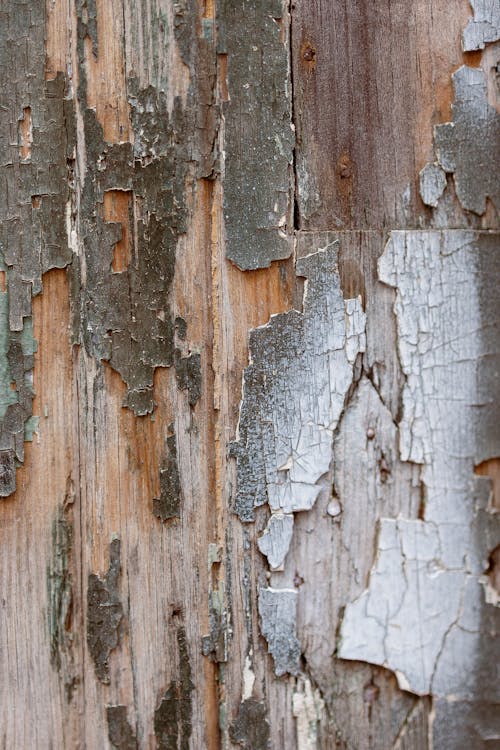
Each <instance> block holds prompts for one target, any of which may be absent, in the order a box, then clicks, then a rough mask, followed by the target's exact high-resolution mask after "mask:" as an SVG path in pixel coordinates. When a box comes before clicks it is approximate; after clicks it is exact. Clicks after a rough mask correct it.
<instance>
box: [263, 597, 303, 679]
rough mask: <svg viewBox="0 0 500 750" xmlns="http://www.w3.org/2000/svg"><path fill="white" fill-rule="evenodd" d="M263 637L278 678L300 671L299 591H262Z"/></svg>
mask: <svg viewBox="0 0 500 750" xmlns="http://www.w3.org/2000/svg"><path fill="white" fill-rule="evenodd" d="M259 615H260V620H261V631H262V635H263V636H264V638H265V639H266V641H267V645H268V650H269V653H270V654H271V655H272V657H273V659H274V671H275V673H276V675H277V676H278V677H281V676H282V675H284V674H286V673H287V672H289V673H290V674H297V673H298V671H299V658H300V643H299V641H298V639H297V625H296V620H297V591H296V590H295V589H274V588H271V587H269V588H265V589H260V591H259Z"/></svg>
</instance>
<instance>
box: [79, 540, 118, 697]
mask: <svg viewBox="0 0 500 750" xmlns="http://www.w3.org/2000/svg"><path fill="white" fill-rule="evenodd" d="M120 569H121V565H120V540H119V539H113V541H112V542H111V544H110V545H109V568H108V572H107V574H106V575H105V576H104V578H100V577H99V576H98V575H96V574H95V573H91V574H90V575H89V578H88V585H87V644H88V647H89V652H90V655H91V657H92V659H93V661H94V667H95V673H96V675H97V678H98V679H99V680H100V681H101V682H103V683H104V684H108V683H109V681H110V671H109V661H108V660H109V655H110V654H111V651H113V649H115V648H116V647H117V646H118V644H119V642H120V635H121V631H120V626H121V624H122V620H123V606H122V603H121V601H120V591H119V586H118V581H119V577H120Z"/></svg>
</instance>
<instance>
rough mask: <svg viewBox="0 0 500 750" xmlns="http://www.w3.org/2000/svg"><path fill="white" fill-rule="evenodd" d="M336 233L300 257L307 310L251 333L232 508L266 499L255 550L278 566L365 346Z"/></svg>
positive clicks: (310, 494)
mask: <svg viewBox="0 0 500 750" xmlns="http://www.w3.org/2000/svg"><path fill="white" fill-rule="evenodd" d="M337 252H338V243H332V244H331V245H329V246H328V247H326V248H324V249H322V250H319V251H318V252H317V253H313V254H311V255H309V256H306V257H304V258H301V259H299V260H298V261H297V269H296V270H297V275H298V276H304V277H306V278H307V282H306V291H305V294H304V303H303V307H304V311H303V312H298V311H296V310H291V311H290V312H287V313H283V314H280V315H275V316H273V317H272V318H271V320H270V322H269V323H268V324H267V325H265V326H262V327H261V328H258V329H255V330H253V331H251V333H250V344H249V347H250V357H251V364H250V366H249V367H247V368H246V370H245V374H244V384H243V394H244V396H243V401H242V404H241V410H240V419H239V425H238V439H237V440H236V441H235V442H234V443H233V444H232V447H231V451H232V454H233V455H234V456H235V457H236V459H237V471H238V489H237V494H236V500H235V510H236V511H237V513H238V514H239V516H240V518H241V519H242V520H244V521H250V520H252V519H253V509H254V508H255V507H256V506H259V505H262V504H263V503H268V504H269V506H270V508H271V512H272V513H273V516H272V518H271V521H270V525H269V527H268V530H267V532H266V535H265V536H264V537H263V538H262V540H261V542H260V547H261V550H262V551H263V552H264V553H265V554H268V553H269V556H270V558H271V559H272V562H273V563H274V565H273V567H278V566H279V565H280V564H281V563H282V562H283V560H284V557H285V555H286V551H287V549H288V543H289V540H290V536H291V526H290V525H291V521H293V516H292V514H293V513H295V512H297V511H302V510H309V509H310V508H311V507H312V506H313V504H314V502H315V500H316V498H317V496H318V493H319V490H320V488H319V487H318V485H317V480H318V479H319V478H320V477H321V476H322V475H323V474H324V473H325V472H326V471H327V470H328V467H329V464H330V461H331V456H332V436H333V432H334V430H335V428H336V426H337V423H338V420H339V417H340V414H341V413H342V409H343V406H344V400H345V396H346V393H347V391H348V389H349V387H350V385H351V383H352V377H353V365H354V362H355V360H356V357H357V355H358V354H359V352H362V351H363V350H364V346H365V334H364V330H365V315H364V312H363V310H362V307H361V300H360V299H351V300H346V301H344V298H343V297H342V292H341V290H340V283H339V277H338V269H337Z"/></svg>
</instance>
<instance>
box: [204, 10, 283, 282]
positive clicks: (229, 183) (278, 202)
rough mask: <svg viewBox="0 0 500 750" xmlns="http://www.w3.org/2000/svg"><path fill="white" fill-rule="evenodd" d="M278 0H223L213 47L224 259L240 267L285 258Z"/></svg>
mask: <svg viewBox="0 0 500 750" xmlns="http://www.w3.org/2000/svg"><path fill="white" fill-rule="evenodd" d="M287 6H288V3H287V2H284V0H269V1H268V2H265V3H262V2H260V0H222V2H221V3H220V9H219V10H218V14H219V18H218V23H219V44H218V52H219V53H221V54H226V55H227V89H228V92H229V99H228V101H226V102H224V105H223V114H224V154H225V159H224V219H225V227H226V237H227V250H226V254H227V257H228V258H229V259H230V260H231V261H233V263H235V264H236V265H237V266H238V267H239V268H241V269H242V270H249V269H254V268H264V267H267V266H269V265H270V263H271V261H273V260H278V259H280V258H288V257H289V255H290V254H291V249H292V246H291V243H290V242H289V240H288V236H287V235H290V234H291V231H292V223H293V219H292V210H293V200H292V190H293V169H292V161H293V147H294V132H293V129H292V104H291V85H290V71H289V59H288V58H289V45H288V30H287V28H286V27H287V24H288V13H287V10H286V7H287Z"/></svg>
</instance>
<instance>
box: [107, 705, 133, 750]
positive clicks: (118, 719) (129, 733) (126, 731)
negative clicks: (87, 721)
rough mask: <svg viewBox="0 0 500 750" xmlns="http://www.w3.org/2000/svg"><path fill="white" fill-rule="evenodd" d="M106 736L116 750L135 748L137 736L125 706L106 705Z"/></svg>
mask: <svg viewBox="0 0 500 750" xmlns="http://www.w3.org/2000/svg"><path fill="white" fill-rule="evenodd" d="M106 718H107V720H108V738H109V741H110V742H111V744H112V745H113V747H116V748H117V750H137V748H138V747H139V746H138V744H137V738H136V736H135V732H134V730H133V729H132V727H131V726H130V724H129V721H128V718H127V706H106Z"/></svg>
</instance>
